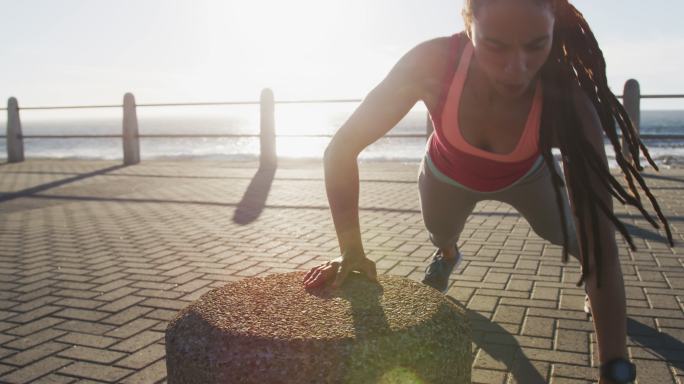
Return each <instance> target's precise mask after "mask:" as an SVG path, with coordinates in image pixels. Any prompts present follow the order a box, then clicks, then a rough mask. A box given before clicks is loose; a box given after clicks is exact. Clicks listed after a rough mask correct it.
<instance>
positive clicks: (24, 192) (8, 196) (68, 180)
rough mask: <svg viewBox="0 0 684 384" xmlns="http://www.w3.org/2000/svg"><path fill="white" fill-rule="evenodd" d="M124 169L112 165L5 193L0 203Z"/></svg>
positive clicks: (123, 166)
mask: <svg viewBox="0 0 684 384" xmlns="http://www.w3.org/2000/svg"><path fill="white" fill-rule="evenodd" d="M125 167H127V166H126V165H114V166H111V167H107V168H102V169H98V170H97V171H93V172H88V173H83V174H79V175H77V176H74V177H68V178H66V179H61V180H56V181H53V182H50V183H45V184H41V185H37V186H35V187H31V188H26V189H22V190H21V191H17V192H9V193H5V194H3V195H0V203H4V202H6V201H10V200H14V199H17V198H20V197H27V196H31V195H35V194H36V193H40V192H44V191H47V190H48V189H52V188H57V187H61V186H63V185H66V184H70V183H74V182H77V181H80V180H83V179H87V178H89V177H94V176H100V175H104V174H106V173H109V172H112V171H116V170H118V169H121V168H125Z"/></svg>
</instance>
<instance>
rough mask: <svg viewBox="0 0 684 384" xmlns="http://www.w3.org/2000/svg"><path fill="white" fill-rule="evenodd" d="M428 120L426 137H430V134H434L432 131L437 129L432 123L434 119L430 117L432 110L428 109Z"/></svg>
mask: <svg viewBox="0 0 684 384" xmlns="http://www.w3.org/2000/svg"><path fill="white" fill-rule="evenodd" d="M426 115H427V117H426V122H425V137H427V138H430V135H432V132H433V131H434V130H435V127H434V126H433V125H432V119H431V118H430V111H427V113H426Z"/></svg>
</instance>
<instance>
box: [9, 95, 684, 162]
mask: <svg viewBox="0 0 684 384" xmlns="http://www.w3.org/2000/svg"><path fill="white" fill-rule="evenodd" d="M355 107H356V104H354V103H348V104H323V105H319V104H284V105H277V106H276V111H275V113H276V132H277V134H278V135H279V137H278V138H277V141H276V147H277V152H278V156H279V157H281V158H293V159H320V158H321V157H322V155H323V151H324V149H325V147H326V145H327V143H328V142H329V140H330V137H298V136H297V135H332V134H334V133H335V131H336V130H337V129H338V128H339V127H340V126H341V125H342V124H344V122H345V121H346V120H347V119H348V118H349V116H350V115H351V114H352V112H353V111H354V108H355ZM137 114H138V124H139V133H140V134H141V135H146V134H258V132H259V109H258V106H229V107H173V108H160V107H154V108H149V107H148V108H141V107H139V108H138V111H137ZM21 120H22V128H23V132H24V135H102V134H107V135H120V134H121V124H122V116H121V112H120V110H117V109H115V110H63V111H57V112H55V111H39V110H23V111H22V112H21ZM426 122H427V112H426V111H425V109H424V108H423V109H421V108H419V107H416V108H414V109H413V110H412V111H411V112H409V113H408V115H407V116H406V117H405V118H404V119H402V120H401V121H400V122H399V123H398V124H397V125H396V126H395V127H394V128H393V129H392V130H391V131H390V132H389V135H392V134H424V133H425V131H426ZM0 124H2V130H3V133H4V132H5V131H6V120H0ZM641 132H642V133H643V134H648V135H654V136H655V138H649V139H645V140H644V142H645V144H646V145H647V147H648V148H649V150H650V152H651V155H652V157H653V158H654V159H655V160H656V162H658V163H660V164H666V165H668V164H684V140H682V139H671V138H666V136H667V135H684V110H645V111H642V121H641ZM425 143H426V139H425V138H396V137H395V138H393V137H383V138H381V139H379V140H378V141H377V142H376V143H374V144H372V145H370V146H369V147H368V148H366V149H365V150H364V151H363V152H362V153H361V155H360V158H361V159H362V160H391V161H417V160H419V159H420V158H421V157H422V155H423V153H424V150H425ZM140 146H141V158H142V159H143V160H153V159H211V160H220V159H226V160H235V159H244V160H250V159H256V158H257V156H258V153H259V139H258V138H257V137H236V138H201V137H200V138H141V139H140ZM24 152H25V156H26V157H27V158H32V159H43V158H54V159H106V160H117V159H122V158H123V150H122V142H121V139H119V138H87V139H86V138H77V139H56V138H47V139H44V138H40V139H31V138H26V139H24ZM606 152H607V154H608V156H609V158H610V159H612V158H613V157H614V156H613V151H612V146H611V145H610V144H609V143H607V144H606ZM6 159H7V150H6V139H4V138H0V160H6ZM611 163H614V161H611Z"/></svg>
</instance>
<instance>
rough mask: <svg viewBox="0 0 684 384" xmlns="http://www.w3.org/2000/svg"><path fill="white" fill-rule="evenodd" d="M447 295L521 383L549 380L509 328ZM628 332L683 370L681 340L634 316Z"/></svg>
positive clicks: (478, 338) (475, 337) (488, 350)
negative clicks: (492, 339) (491, 339)
mask: <svg viewBox="0 0 684 384" xmlns="http://www.w3.org/2000/svg"><path fill="white" fill-rule="evenodd" d="M445 297H446V298H447V299H448V300H449V301H451V302H453V303H454V304H456V305H457V306H459V307H461V308H463V310H464V311H465V312H466V315H467V316H468V319H469V320H470V322H471V327H472V328H473V333H472V337H473V342H474V343H475V344H476V345H477V346H478V347H480V348H482V349H483V350H484V351H485V352H486V353H487V354H488V355H489V356H491V357H492V358H493V359H495V360H497V361H498V362H500V363H502V364H504V365H505V366H506V368H507V370H508V371H509V372H511V374H512V375H513V376H514V377H515V379H516V381H517V382H518V383H530V384H533V383H547V382H548V381H547V379H546V377H543V376H542V375H541V374H540V373H539V371H538V370H537V368H536V367H535V366H534V365H533V364H532V362H531V361H530V360H529V359H528V358H527V357H526V356H525V354H524V353H522V349H521V348H520V344H519V343H518V341H517V340H516V339H515V337H513V335H511V334H510V333H509V332H508V331H507V330H505V329H504V328H503V327H501V326H500V325H498V324H496V323H495V322H493V321H491V320H489V319H488V318H486V317H484V316H482V315H481V314H479V313H478V312H476V311H472V310H469V309H467V308H466V307H465V305H463V303H461V302H459V301H458V300H456V299H454V298H453V297H451V296H445ZM493 333H496V334H497V335H496V339H497V341H496V343H493V342H491V341H490V340H488V338H487V335H491V334H493ZM627 335H628V338H629V339H630V340H631V341H632V344H633V345H634V344H635V345H638V346H641V347H644V348H645V349H648V350H649V351H650V352H652V353H653V355H655V357H656V358H659V359H661V360H662V361H665V362H667V363H668V364H670V365H672V366H673V367H675V368H677V369H679V370H684V343H682V342H681V341H680V340H677V339H676V338H674V337H672V336H670V335H668V334H666V333H662V332H658V331H657V330H656V329H653V328H651V327H649V326H648V325H646V324H643V323H640V322H638V321H636V320H634V319H631V318H627ZM549 379H550V378H549Z"/></svg>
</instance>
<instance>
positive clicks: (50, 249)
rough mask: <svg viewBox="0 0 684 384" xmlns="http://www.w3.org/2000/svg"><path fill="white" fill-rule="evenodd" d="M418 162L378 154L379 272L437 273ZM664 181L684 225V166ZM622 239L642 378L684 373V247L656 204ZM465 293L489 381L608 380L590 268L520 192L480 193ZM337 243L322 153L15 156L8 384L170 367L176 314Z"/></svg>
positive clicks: (365, 197) (370, 217)
mask: <svg viewBox="0 0 684 384" xmlns="http://www.w3.org/2000/svg"><path fill="white" fill-rule="evenodd" d="M417 167H418V164H416V163H389V162H388V163H364V164H362V165H361V177H362V185H361V202H360V206H361V222H362V228H363V236H364V241H365V244H366V248H367V251H368V256H369V257H370V258H372V259H373V260H375V261H376V262H377V267H378V271H379V273H388V274H394V275H401V276H406V277H409V278H411V279H415V280H420V279H421V278H422V275H423V270H424V268H425V266H426V265H427V262H428V259H429V257H430V253H431V252H432V250H433V249H432V246H431V245H430V243H429V241H428V240H427V235H426V233H425V229H424V227H423V223H422V219H421V215H420V211H419V205H418V192H417V186H416V175H417ZM647 180H648V182H649V183H650V185H652V186H653V190H654V193H655V194H656V196H658V197H659V199H660V201H661V203H662V205H663V206H664V209H665V211H666V214H667V215H668V216H669V217H670V219H671V220H672V225H673V230H674V234H675V238H676V239H677V240H678V241H680V242H681V241H682V240H683V238H682V237H683V236H682V233H683V232H684V224H683V221H684V196H683V194H682V190H684V170H664V171H663V172H661V173H660V174H653V173H652V172H649V177H648V179H647ZM616 209H617V211H618V212H619V214H620V217H621V218H622V219H623V220H624V221H625V222H626V223H628V224H630V231H631V232H632V233H634V234H635V235H636V236H637V246H638V247H639V249H638V251H637V252H632V251H630V250H629V249H628V248H627V247H626V245H625V243H624V241H622V239H619V246H620V253H621V260H622V265H623V273H624V276H625V283H626V286H627V297H628V306H629V307H628V315H629V333H630V340H629V343H630V354H631V357H632V358H633V359H635V360H636V362H637V365H638V370H639V377H640V378H639V383H640V384H641V383H684V314H683V312H682V311H683V305H682V297H683V296H684V256H683V255H684V252H683V248H682V247H681V245H680V244H678V245H677V247H675V248H674V249H671V248H669V247H668V246H667V244H666V243H665V241H664V239H663V238H662V237H661V235H660V234H659V233H658V232H657V231H656V230H654V229H652V228H650V227H649V226H648V225H646V222H645V221H644V220H643V219H641V218H640V216H639V215H638V212H635V211H633V210H626V209H624V208H623V207H621V206H616ZM460 244H461V248H462V250H463V251H464V253H465V255H466V256H465V260H464V262H463V264H462V265H461V267H460V268H459V269H458V270H457V271H456V273H454V275H453V277H452V284H451V288H450V290H449V293H448V294H449V296H450V297H452V298H453V299H455V300H457V301H459V302H460V303H462V304H463V305H465V306H467V308H468V315H469V317H470V318H471V320H472V324H473V328H474V331H475V334H474V348H475V351H476V359H475V362H474V371H473V372H474V375H473V382H476V383H545V382H552V383H556V384H560V383H590V382H594V381H595V380H596V379H597V369H596V368H595V366H596V358H595V353H594V351H595V349H596V343H595V335H594V334H593V332H592V330H593V328H592V324H591V322H590V321H588V320H587V319H586V318H585V315H584V313H583V312H582V303H583V297H584V296H583V294H584V292H583V290H582V288H577V287H576V286H575V284H574V283H575V282H576V281H577V279H578V277H579V267H578V265H577V264H576V263H574V262H571V263H569V264H568V265H564V264H562V263H561V261H560V248H559V247H556V246H552V245H550V244H548V243H546V242H545V241H543V240H541V239H540V238H539V237H537V236H536V235H535V234H534V233H533V232H532V231H531V230H530V227H529V226H528V224H527V223H526V222H525V220H524V219H522V218H521V217H520V216H519V215H518V214H517V212H516V211H514V210H513V209H512V208H511V207H509V206H507V205H505V204H502V203H498V202H487V203H482V204H479V205H478V206H477V208H476V211H475V213H474V214H473V215H472V216H471V217H470V219H469V221H468V224H467V226H466V229H465V231H464V232H463V235H462V238H461V242H460ZM336 251H337V240H336V237H335V233H334V228H333V226H332V222H331V220H330V214H329V210H328V207H327V200H326V197H325V189H324V184H323V180H322V170H321V166H320V164H319V163H315V162H289V163H287V164H282V165H281V166H280V168H279V169H278V171H277V172H276V173H275V175H272V174H269V173H268V172H264V171H261V172H257V168H256V165H255V164H254V163H245V162H213V161H192V162H185V161H169V162H162V161H150V162H144V163H142V164H140V165H136V166H130V167H123V166H120V165H118V163H116V162H111V161H48V160H31V161H26V162H24V163H19V164H0V288H1V289H0V382H3V383H5V382H7V383H26V382H35V383H76V382H78V383H93V382H124V383H156V382H164V381H165V377H166V368H165V362H164V345H163V336H164V329H165V327H166V322H167V321H168V319H170V318H171V316H173V314H174V313H175V312H176V311H177V310H179V309H180V308H182V307H184V306H185V305H187V304H188V303H190V302H191V301H192V300H195V299H196V298H197V297H199V296H200V295H201V294H203V293H204V292H206V291H208V290H210V289H212V288H214V287H218V286H221V285H222V284H225V282H227V281H231V280H236V279H242V278H245V277H249V276H261V275H266V274H271V273H278V272H289V271H295V270H308V269H309V268H310V267H312V266H315V265H317V264H318V263H320V262H322V261H325V260H328V259H330V258H332V257H334V256H337V255H336Z"/></svg>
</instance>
